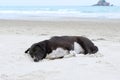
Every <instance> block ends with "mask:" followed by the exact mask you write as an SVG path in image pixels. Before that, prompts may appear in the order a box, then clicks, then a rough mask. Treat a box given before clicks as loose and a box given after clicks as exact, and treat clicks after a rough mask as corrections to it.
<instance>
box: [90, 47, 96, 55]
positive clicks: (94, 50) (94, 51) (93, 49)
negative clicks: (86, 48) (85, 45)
mask: <svg viewBox="0 0 120 80" xmlns="http://www.w3.org/2000/svg"><path fill="white" fill-rule="evenodd" d="M97 51H98V47H97V46H94V47H92V48H91V52H92V53H93V54H94V53H96V52H97Z"/></svg>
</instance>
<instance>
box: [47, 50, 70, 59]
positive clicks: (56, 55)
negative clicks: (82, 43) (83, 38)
mask: <svg viewBox="0 0 120 80" xmlns="http://www.w3.org/2000/svg"><path fill="white" fill-rule="evenodd" d="M65 55H68V50H64V49H63V48H57V49H56V50H53V51H52V53H50V54H48V55H47V57H46V58H48V59H55V58H59V57H64V56H65Z"/></svg>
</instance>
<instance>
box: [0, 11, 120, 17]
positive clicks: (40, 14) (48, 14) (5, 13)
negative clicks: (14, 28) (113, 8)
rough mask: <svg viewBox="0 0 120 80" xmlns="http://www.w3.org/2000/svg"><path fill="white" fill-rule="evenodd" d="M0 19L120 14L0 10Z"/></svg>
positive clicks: (116, 15) (117, 13) (114, 13)
mask: <svg viewBox="0 0 120 80" xmlns="http://www.w3.org/2000/svg"><path fill="white" fill-rule="evenodd" d="M0 15H1V16H0V19H6V18H8V19H9V18H10V19H14V18H15V19H17V18H18V19H19V18H29V17H32V18H36V17H37V18H40V17H48V18H49V17H53V18H54V17H55V18H56V17H58V18H59V17H78V18H79V17H80V18H120V12H111V13H110V12H109V13H107V12H104V13H98V12H97V13H96V12H80V11H76V10H66V9H59V10H57V11H49V10H41V11H40V10H31V11H24V10H22V11H21V10H0Z"/></svg>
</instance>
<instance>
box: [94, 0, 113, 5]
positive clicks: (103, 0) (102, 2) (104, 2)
mask: <svg viewBox="0 0 120 80" xmlns="http://www.w3.org/2000/svg"><path fill="white" fill-rule="evenodd" d="M93 6H113V5H110V3H109V2H106V1H105V0H99V1H98V2H97V4H94V5H93Z"/></svg>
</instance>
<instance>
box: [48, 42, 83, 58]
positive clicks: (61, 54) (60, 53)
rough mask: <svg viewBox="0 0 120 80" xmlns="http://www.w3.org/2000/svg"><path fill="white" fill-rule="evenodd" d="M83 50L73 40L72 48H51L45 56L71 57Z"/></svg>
mask: <svg viewBox="0 0 120 80" xmlns="http://www.w3.org/2000/svg"><path fill="white" fill-rule="evenodd" d="M83 52H84V50H83V48H82V47H81V45H79V44H78V43H77V42H74V50H71V51H68V50H64V49H63V48H57V49H56V50H53V51H52V53H50V54H48V55H47V56H46V58H47V59H56V58H60V57H71V56H76V55H77V54H80V53H83Z"/></svg>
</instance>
